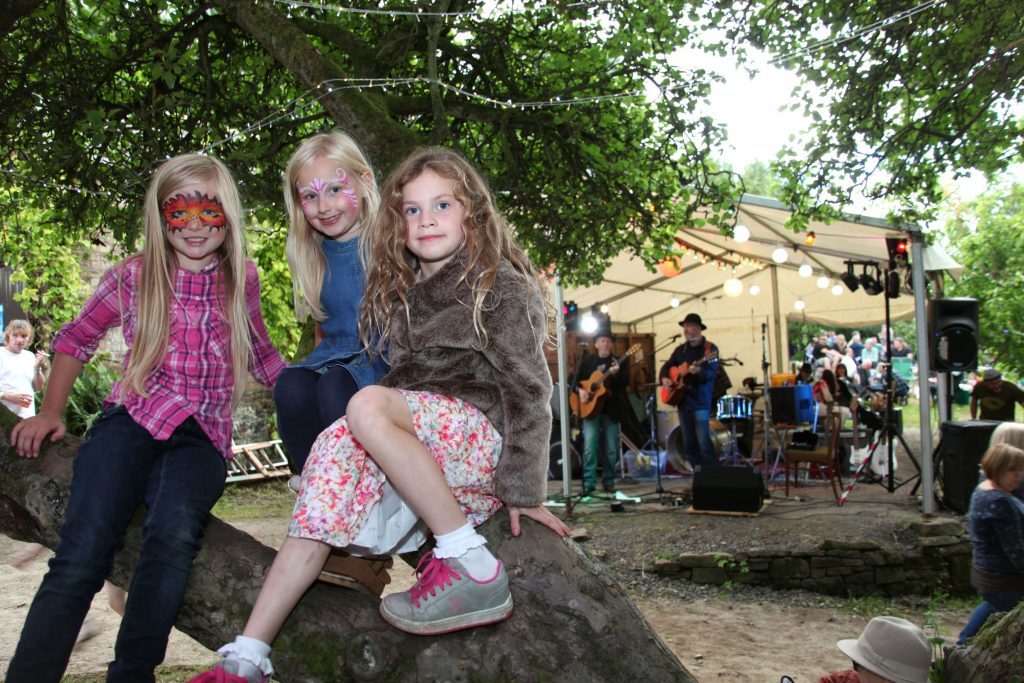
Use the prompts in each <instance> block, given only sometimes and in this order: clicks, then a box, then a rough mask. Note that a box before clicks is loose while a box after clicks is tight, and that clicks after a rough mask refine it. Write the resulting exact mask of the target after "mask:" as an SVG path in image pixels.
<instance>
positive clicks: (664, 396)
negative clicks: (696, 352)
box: [661, 351, 718, 406]
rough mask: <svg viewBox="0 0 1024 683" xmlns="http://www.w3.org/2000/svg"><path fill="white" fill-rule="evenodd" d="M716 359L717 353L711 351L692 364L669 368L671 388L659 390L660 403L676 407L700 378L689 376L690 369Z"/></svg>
mask: <svg viewBox="0 0 1024 683" xmlns="http://www.w3.org/2000/svg"><path fill="white" fill-rule="evenodd" d="M716 358H718V351H712V352H711V353H709V354H707V355H706V356H704V357H703V358H701V359H699V360H695V361H693V362H692V363H680V364H679V365H677V366H676V367H674V368H669V371H668V378H669V379H670V380H672V386H670V387H662V388H661V401H662V403H665V404H666V405H670V406H677V405H679V404H680V403H682V402H683V399H684V398H686V392H687V391H689V389H690V387H691V386H693V385H694V384H695V383H696V382H697V380H698V379H699V378H700V375H694V374H690V368H699V367H700V366H702V365H704V364H705V363H707V362H709V361H713V360H714V359H716Z"/></svg>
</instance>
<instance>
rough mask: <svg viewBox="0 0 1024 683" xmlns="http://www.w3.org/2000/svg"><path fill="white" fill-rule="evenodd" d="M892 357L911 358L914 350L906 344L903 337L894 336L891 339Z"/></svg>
mask: <svg viewBox="0 0 1024 683" xmlns="http://www.w3.org/2000/svg"><path fill="white" fill-rule="evenodd" d="M892 357H893V358H913V357H914V352H913V351H911V350H910V347H909V346H907V340H906V339H904V338H903V337H896V338H895V339H893V340H892Z"/></svg>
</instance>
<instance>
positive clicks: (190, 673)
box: [60, 662, 213, 683]
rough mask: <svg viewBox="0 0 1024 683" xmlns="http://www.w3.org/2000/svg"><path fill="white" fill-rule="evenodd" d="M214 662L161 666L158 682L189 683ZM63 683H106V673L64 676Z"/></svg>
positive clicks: (157, 671) (157, 674) (158, 672)
mask: <svg viewBox="0 0 1024 683" xmlns="http://www.w3.org/2000/svg"><path fill="white" fill-rule="evenodd" d="M211 666H213V662H209V663H207V664H202V665H195V666H160V667H157V670H156V680H158V681H160V683H188V681H190V680H192V679H193V678H195V677H196V676H198V675H199V674H201V673H203V672H205V671H209V670H210V667H211ZM60 680H61V683H104V681H106V680H107V674H106V672H102V673H94V674H79V675H75V676H72V675H67V676H64V677H63V678H62V679H60Z"/></svg>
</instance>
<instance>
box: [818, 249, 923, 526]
mask: <svg viewBox="0 0 1024 683" xmlns="http://www.w3.org/2000/svg"><path fill="white" fill-rule="evenodd" d="M848 263H855V264H856V263H857V262H848ZM893 275H894V266H893V264H892V263H891V262H890V264H889V270H888V272H887V273H886V277H885V329H886V335H885V357H886V364H885V388H886V401H885V421H884V423H883V424H882V429H881V431H880V432H879V433H878V436H877V437H876V438H875V442H874V443H873V444H871V447H870V448H869V449H868V457H866V458H865V459H864V462H862V463H861V464H860V467H858V468H857V471H856V472H855V473H854V475H853V480H852V481H851V482H850V485H849V486H847V487H846V490H845V491H843V495H842V496H840V497H839V500H838V501H836V505H837V506H842V504H843V503H845V502H846V499H847V497H848V496H849V495H850V492H851V491H853V487H854V486H856V484H857V480H858V479H860V476H861V474H862V473H863V472H864V468H865V467H867V466H868V465H870V463H871V459H872V456H873V455H874V453H875V450H877V449H878V446H879V444H881V443H882V440H883V439H884V440H885V442H886V446H887V448H888V451H887V453H886V458H887V459H886V465H887V468H886V469H887V476H885V477H883V479H882V481H881V482H878V483H883V482H884V484H883V485H885V487H886V488H887V489H888V491H889V493H892V492H894V491H895V490H896V489H898V488H900V486H905V485H906V484H909V483H910V482H912V481H914V480H915V479H919V478H920V477H921V466H920V465H919V464H918V463H917V458H915V457H914V452H913V451H912V450H910V446H908V445H907V442H906V440H904V438H903V435H902V434H901V433H900V430H899V427H898V426H897V424H896V411H895V409H894V408H893V405H894V404H895V402H896V382H895V380H894V378H893V375H892V317H891V313H890V306H889V299H890V298H892V297H893V296H894V295H895V296H899V291H898V290H899V279H898V278H894V277H893ZM894 281H895V282H894ZM894 286H895V288H896V291H895V292H893V291H892V287H894ZM895 439H899V442H900V443H901V444H903V450H904V451H906V453H907V457H909V458H910V462H911V463H913V465H914V469H915V470H917V474H915V475H914V476H912V477H910V478H909V479H905V480H903V481H901V482H900V483H899V485H897V484H896V479H895V474H894V473H895V470H896V467H895V465H896V457H895V455H894V453H893V446H894V443H893V442H894V440H895ZM914 490H915V491H916V490H917V489H916V487H915V489H914Z"/></svg>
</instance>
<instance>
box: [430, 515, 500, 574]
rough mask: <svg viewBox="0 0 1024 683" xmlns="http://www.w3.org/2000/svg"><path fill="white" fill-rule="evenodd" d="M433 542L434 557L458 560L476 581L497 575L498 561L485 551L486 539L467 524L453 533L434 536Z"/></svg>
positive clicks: (488, 551) (489, 552)
mask: <svg viewBox="0 0 1024 683" xmlns="http://www.w3.org/2000/svg"><path fill="white" fill-rule="evenodd" d="M434 541H435V543H436V544H437V547H436V548H435V549H434V557H438V558H458V560H459V562H461V563H462V566H463V567H465V568H466V571H467V572H469V575H470V576H471V577H473V578H474V579H476V580H477V581H487V580H488V579H492V578H494V575H495V574H497V573H498V559H497V558H496V557H494V555H492V554H491V551H490V550H488V549H487V547H486V543H487V539H485V538H484V537H483V536H481V535H480V534H478V533H477V532H476V529H474V528H473V526H472V525H471V524H469V523H468V522H467V523H466V525H465V526H463V527H460V528H458V529H456V530H455V531H452V532H449V533H447V534H441V535H440V536H434Z"/></svg>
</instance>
